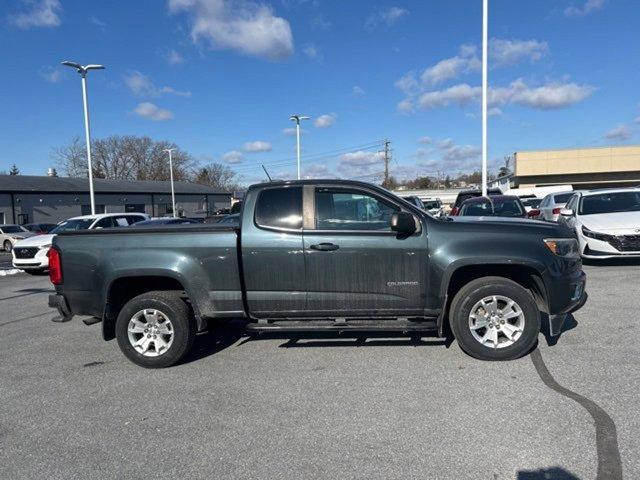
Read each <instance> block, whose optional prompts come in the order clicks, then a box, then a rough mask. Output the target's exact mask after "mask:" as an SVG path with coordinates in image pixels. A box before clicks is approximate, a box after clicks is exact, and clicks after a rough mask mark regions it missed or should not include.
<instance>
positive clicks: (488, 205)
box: [460, 198, 524, 217]
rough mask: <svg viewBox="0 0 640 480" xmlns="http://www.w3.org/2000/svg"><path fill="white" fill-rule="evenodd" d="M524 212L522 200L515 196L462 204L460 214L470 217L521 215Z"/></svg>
mask: <svg viewBox="0 0 640 480" xmlns="http://www.w3.org/2000/svg"><path fill="white" fill-rule="evenodd" d="M523 214H524V212H523V211H522V207H521V206H520V202H518V201H517V200H516V199H513V198H506V199H497V200H496V199H492V200H491V201H489V200H485V201H483V202H470V203H467V204H465V205H463V206H462V210H461V212H460V215H462V216H468V217H481V216H491V217H521V216H522V215H523Z"/></svg>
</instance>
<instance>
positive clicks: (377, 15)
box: [364, 7, 409, 29]
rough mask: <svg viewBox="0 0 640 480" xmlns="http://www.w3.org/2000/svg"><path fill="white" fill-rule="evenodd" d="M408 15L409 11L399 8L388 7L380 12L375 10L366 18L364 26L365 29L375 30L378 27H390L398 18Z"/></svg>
mask: <svg viewBox="0 0 640 480" xmlns="http://www.w3.org/2000/svg"><path fill="white" fill-rule="evenodd" d="M408 14H409V10H406V9H404V8H400V7H389V8H385V9H381V10H376V11H375V12H373V13H371V15H369V17H368V18H367V21H366V22H365V24H364V26H365V28H368V29H371V28H375V27H377V26H378V25H386V26H387V27H390V26H391V25H393V24H394V23H396V22H397V21H398V20H400V18H402V17H404V16H405V15H408Z"/></svg>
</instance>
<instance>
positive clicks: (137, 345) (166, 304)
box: [116, 291, 196, 368]
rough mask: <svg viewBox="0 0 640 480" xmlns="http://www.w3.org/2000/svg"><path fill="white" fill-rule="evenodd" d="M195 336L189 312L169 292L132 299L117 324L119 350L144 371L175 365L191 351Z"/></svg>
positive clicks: (182, 301) (174, 293)
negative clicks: (144, 369) (143, 368)
mask: <svg viewBox="0 0 640 480" xmlns="http://www.w3.org/2000/svg"><path fill="white" fill-rule="evenodd" d="M195 334H196V328H195V324H194V321H193V318H192V316H191V314H190V312H189V308H188V307H187V305H186V303H185V302H184V300H182V299H181V298H180V296H179V294H178V293H177V292H172V291H158V292H148V293H143V294H142V295H138V296H137V297H134V298H132V299H131V300H129V301H128V302H127V303H126V304H125V306H124V307H123V308H122V310H121V311H120V314H119V315H118V319H117V320H116V338H117V339H118V345H119V347H120V350H122V353H124V354H125V356H126V357H127V358H128V359H129V360H131V361H132V362H133V363H135V364H136V365H140V366H141V367H145V368H163V367H169V366H171V365H174V364H176V363H178V362H179V361H180V360H181V359H182V358H183V357H184V356H185V354H186V353H187V352H188V351H189V350H190V349H191V346H192V345H193V341H194V339H195Z"/></svg>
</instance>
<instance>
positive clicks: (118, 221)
mask: <svg viewBox="0 0 640 480" xmlns="http://www.w3.org/2000/svg"><path fill="white" fill-rule="evenodd" d="M113 220H114V221H115V226H116V227H128V226H129V222H128V221H127V217H115V218H114V219H113Z"/></svg>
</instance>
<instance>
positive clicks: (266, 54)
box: [0, 0, 640, 183]
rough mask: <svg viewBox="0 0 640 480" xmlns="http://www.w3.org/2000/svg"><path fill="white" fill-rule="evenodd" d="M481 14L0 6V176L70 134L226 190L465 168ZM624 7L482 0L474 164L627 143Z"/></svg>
mask: <svg viewBox="0 0 640 480" xmlns="http://www.w3.org/2000/svg"><path fill="white" fill-rule="evenodd" d="M481 14H482V1H481V0H447V1H441V0H420V1H400V0H391V1H389V2H377V1H370V0H367V1H357V0H349V1H344V0H342V1H339V0H335V1H331V0H326V1H323V0H268V1H242V0H236V1H225V0H168V1H164V0H137V1H135V2H132V1H124V0H120V1H116V0H101V1H97V0H93V1H87V0H4V1H3V2H2V3H1V5H0V55H1V56H2V58H3V59H4V65H3V69H2V75H0V91H1V92H2V95H1V97H0V98H2V107H1V108H0V126H1V133H0V170H9V168H10V167H11V165H12V164H13V163H15V164H16V165H17V166H18V168H19V169H20V172H21V173H22V174H32V175H41V174H45V172H46V170H47V168H49V167H55V166H56V164H55V161H54V159H53V157H52V155H51V152H52V150H53V149H54V148H56V147H59V146H61V145H64V144H67V143H69V142H70V141H71V140H72V138H73V137H74V136H80V137H81V138H82V136H83V134H84V130H83V128H84V126H83V116H82V98H81V85H80V78H79V75H78V74H77V73H75V72H74V71H73V70H72V69H70V68H68V67H63V66H61V65H60V62H61V61H63V60H72V61H76V62H79V63H82V64H88V63H100V64H104V65H105V66H106V69H105V70H102V71H93V72H90V74H89V78H88V91H89V103H90V111H91V127H92V136H93V137H94V138H103V137H106V136H109V135H147V136H150V137H152V138H155V139H159V140H160V139H166V140H169V141H172V142H175V143H176V144H178V145H179V146H180V147H181V148H183V149H185V150H187V151H189V152H190V153H191V154H192V155H193V156H194V158H195V159H196V160H197V161H199V162H201V163H203V164H206V163H208V162H219V163H224V164H226V165H229V167H230V168H232V169H233V170H234V171H236V172H237V174H238V176H239V177H240V179H241V181H242V182H246V183H251V182H254V181H260V180H262V179H263V178H264V175H263V173H262V169H261V165H262V164H264V165H265V166H266V167H267V169H268V170H269V172H270V174H271V176H272V177H277V178H294V177H295V175H296V167H295V135H294V130H293V129H292V127H293V126H294V124H293V123H292V122H291V121H290V120H289V116H290V115H291V114H300V115H308V116H310V117H311V118H310V119H309V120H305V121H303V122H302V173H303V176H309V177H318V178H319V177H325V178H326V177H342V178H357V179H362V180H368V181H379V180H380V179H381V175H382V171H383V169H384V167H383V155H382V154H381V153H380V151H381V150H382V142H383V141H384V140H385V139H388V140H389V141H390V142H391V143H390V146H391V149H392V162H391V164H390V168H391V173H392V174H393V175H394V176H396V177H397V178H400V179H403V178H413V177H415V176H417V175H437V174H438V172H441V174H442V175H447V174H448V175H452V176H454V175H457V174H459V173H460V172H470V171H473V170H475V169H478V168H479V167H480V162H481V157H480V154H481V88H480V86H481V32H482V24H481V21H482V17H481ZM638 20H640V2H639V1H637V0H536V1H535V2H532V1H524V0H490V3H489V37H490V41H489V86H490V92H489V96H488V101H489V114H490V117H489V126H488V152H489V153H488V158H489V161H490V165H491V168H492V169H497V167H498V166H499V165H502V164H503V159H504V157H505V156H506V155H509V154H511V153H513V152H515V151H519V150H531V149H550V148H565V147H589V146H602V145H618V144H634V143H635V144H638V143H640V88H639V85H640V41H639V37H638V32H637V24H638Z"/></svg>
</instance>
